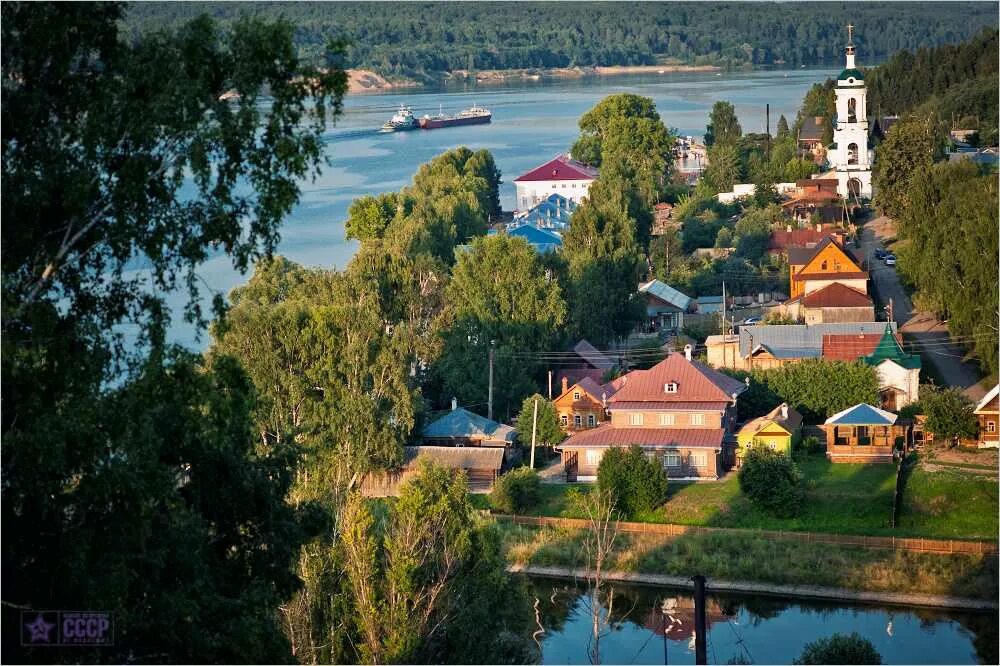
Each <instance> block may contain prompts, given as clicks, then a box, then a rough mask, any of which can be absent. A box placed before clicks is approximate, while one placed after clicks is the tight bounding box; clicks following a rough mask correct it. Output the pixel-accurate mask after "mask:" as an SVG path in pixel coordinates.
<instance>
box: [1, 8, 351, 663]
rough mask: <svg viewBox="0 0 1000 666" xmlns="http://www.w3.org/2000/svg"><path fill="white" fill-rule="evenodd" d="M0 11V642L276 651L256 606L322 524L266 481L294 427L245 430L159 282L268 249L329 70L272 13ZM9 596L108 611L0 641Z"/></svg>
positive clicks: (225, 376)
mask: <svg viewBox="0 0 1000 666" xmlns="http://www.w3.org/2000/svg"><path fill="white" fill-rule="evenodd" d="M2 11H3V52H2V56H3V71H4V76H5V83H4V86H3V92H2V95H3V103H2V114H3V123H2V125H3V151H4V152H3V179H2V188H3V193H2V197H0V199H2V203H0V206H2V210H3V217H4V219H5V220H6V221H7V222H8V223H5V224H4V225H3V231H2V233H3V247H4V252H3V262H2V269H3V280H2V285H3V354H2V359H3V372H2V377H3V390H2V396H3V410H2V413H3V437H2V464H3V478H4V484H3V489H2V493H3V495H2V497H3V500H2V505H3V522H4V546H3V570H4V577H5V583H4V607H3V613H4V622H3V624H4V641H3V644H4V651H5V652H4V660H5V661H22V660H25V659H29V660H40V661H51V660H55V659H59V660H69V661H78V660H83V661H131V660H134V661H147V660H153V661H177V662H185V661H213V662H227V661H236V662H249V661H275V662H277V661H286V660H287V659H288V657H289V646H288V643H287V641H286V639H285V637H284V635H283V634H282V633H281V631H280V629H279V627H278V626H277V622H276V617H277V616H276V614H275V609H276V608H277V606H278V605H279V604H280V603H281V602H282V601H283V600H285V599H287V598H288V597H289V596H290V595H291V594H292V592H293V591H294V590H295V588H296V586H297V584H298V581H297V579H296V577H295V575H294V568H293V563H294V559H295V557H296V556H297V553H298V550H299V546H300V545H301V544H302V542H303V540H305V539H306V538H308V537H309V536H311V535H313V534H315V533H316V531H318V530H319V529H320V528H321V527H322V521H316V520H313V519H312V517H313V516H314V512H313V506H312V505H311V504H310V503H307V502H301V503H299V504H298V505H294V506H293V505H289V504H286V501H285V500H286V495H287V493H288V491H289V488H290V486H291V483H292V479H293V474H294V469H295V463H296V459H297V454H298V447H297V445H296V444H295V443H294V442H293V440H292V439H291V438H289V437H286V436H283V435H284V433H280V434H276V436H274V437H272V438H270V439H269V440H268V441H266V442H264V441H262V440H261V438H260V437H259V435H258V433H257V432H256V429H255V428H254V417H255V416H257V415H259V414H262V413H265V412H266V411H267V410H268V409H269V408H268V407H262V406H260V405H259V403H258V402H257V396H256V391H255V390H254V387H253V386H252V384H251V383H250V382H249V381H248V379H247V377H246V376H245V375H244V373H243V371H242V370H241V369H240V368H239V367H238V366H237V365H236V364H235V363H234V362H233V360H232V359H231V358H226V357H224V356H221V355H220V356H218V357H216V358H212V359H210V360H208V361H206V360H203V359H199V358H195V357H193V356H191V355H189V354H186V353H183V352H178V351H176V350H174V349H171V348H169V347H166V346H165V345H163V331H164V326H165V324H166V323H167V321H168V319H169V314H170V313H169V312H168V311H167V309H166V308H165V306H164V302H163V295H164V294H165V293H167V292H169V291H170V290H172V289H174V288H176V287H188V289H189V294H190V295H191V296H192V297H193V296H194V295H195V292H196V289H195V286H196V284H197V282H196V274H195V270H196V269H197V267H198V266H199V264H201V263H202V262H203V261H204V260H206V259H207V258H208V257H209V256H210V254H211V253H214V252H218V251H220V250H221V251H223V252H225V253H226V254H228V256H229V259H230V260H231V261H232V262H233V264H234V265H235V266H236V267H237V268H244V267H246V266H247V265H248V263H249V262H250V261H252V260H254V259H256V258H258V257H260V256H263V255H266V254H267V253H268V252H270V251H271V250H272V249H273V248H274V246H275V244H276V242H277V240H278V226H279V223H280V221H281V218H282V217H283V216H284V215H285V214H286V213H287V212H288V211H289V210H290V209H291V207H292V206H293V205H294V204H295V203H296V201H297V200H298V194H299V183H300V182H301V181H302V179H304V178H307V177H309V176H310V175H312V174H314V173H315V172H316V170H317V169H318V168H319V167H320V166H321V164H322V162H323V158H322V142H321V141H320V136H321V133H322V132H323V130H324V126H325V121H326V120H328V119H330V118H331V117H332V116H333V115H335V113H336V111H337V110H338V109H339V105H340V98H341V95H342V94H343V92H344V89H345V76H344V73H343V72H342V71H338V70H337V69H336V68H335V67H334V68H332V69H330V70H329V71H328V72H327V73H325V74H323V73H320V72H317V71H315V70H312V69H311V68H306V67H303V65H302V64H301V63H300V62H299V60H298V57H297V55H296V51H295V49H294V47H293V45H292V33H293V30H292V28H291V26H290V25H289V24H287V23H284V22H280V21H279V22H268V21H263V20H260V19H253V18H248V19H244V20H240V21H237V22H234V23H231V24H230V25H229V27H228V28H227V29H220V28H219V27H217V26H216V25H215V24H214V23H213V22H212V21H211V20H209V19H207V18H200V19H197V20H195V21H193V22H191V23H190V24H186V25H184V26H183V27H180V28H178V29H176V30H165V31H158V32H156V33H151V34H149V35H147V36H145V37H143V38H142V39H134V40H124V39H122V38H121V37H120V35H119V34H118V20H119V19H120V18H121V6H120V5H117V4H105V3H80V4H58V3H56V4H31V3H24V4H13V3H12V4H5V5H4V6H3V10H2ZM331 55H333V54H331ZM326 64H328V65H335V64H336V61H335V60H331V61H329V62H328V63H326ZM265 89H266V90H267V92H268V94H269V95H270V96H271V98H272V100H273V103H272V104H269V105H260V104H258V101H259V100H260V97H261V96H262V95H263V94H264V91H265ZM230 90H235V91H236V92H237V93H238V94H239V97H238V98H235V99H230V100H221V99H220V97H221V96H222V95H223V94H224V93H226V92H227V91H230ZM245 184H250V185H251V186H250V187H246V186H245ZM15 220H16V223H14V222H13V221H15ZM138 266H142V267H144V269H143V270H136V268H137V267H138ZM196 303H197V301H196V299H194V298H191V299H190V307H189V309H188V314H189V315H190V316H191V317H192V318H195V319H197V318H198V315H199V314H200V313H199V311H198V309H197V307H196ZM121 325H131V326H132V328H131V329H130V330H132V331H138V337H139V338H140V340H143V341H145V343H146V344H145V345H144V346H141V347H140V348H138V349H134V350H130V351H131V353H129V354H122V353H121V351H122V348H121V347H120V346H117V345H116V342H118V341H119V340H120V337H119V336H118V335H116V334H117V333H120V332H121V331H122V328H121ZM22 607H24V608H35V609H42V608H53V609H58V608H62V609H95V610H96V609H102V610H110V611H112V612H114V613H115V645H114V647H113V648H111V649H109V650H106V651H104V652H102V653H100V654H97V653H93V652H88V651H86V650H82V651H80V650H78V651H75V652H72V653H71V652H66V653H64V654H63V653H59V652H51V651H49V652H45V653H39V652H36V653H32V654H27V653H18V654H16V655H15V654H12V653H10V652H8V650H13V649H14V648H13V646H16V645H17V644H18V643H19V640H18V637H17V636H16V635H10V634H9V633H8V632H14V633H15V634H16V632H17V630H18V628H19V623H18V621H17V620H16V618H15V617H14V616H15V615H16V611H15V610H14V609H16V608H22ZM50 650H51V648H50Z"/></svg>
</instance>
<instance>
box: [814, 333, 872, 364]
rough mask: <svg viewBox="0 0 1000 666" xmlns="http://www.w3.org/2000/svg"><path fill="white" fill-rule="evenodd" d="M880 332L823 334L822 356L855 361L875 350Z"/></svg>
mask: <svg viewBox="0 0 1000 666" xmlns="http://www.w3.org/2000/svg"><path fill="white" fill-rule="evenodd" d="M881 339H882V333H870V334H865V333H859V334H853V335H824V336H823V358H828V359H830V360H834V361H855V360H857V359H859V358H861V357H862V356H868V355H870V354H871V353H872V352H874V351H875V347H876V346H878V343H879V340H881Z"/></svg>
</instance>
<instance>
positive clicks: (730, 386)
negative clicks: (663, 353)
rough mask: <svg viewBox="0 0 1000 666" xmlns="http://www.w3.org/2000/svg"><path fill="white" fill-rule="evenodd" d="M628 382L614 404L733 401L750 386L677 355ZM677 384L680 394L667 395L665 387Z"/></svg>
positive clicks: (632, 374)
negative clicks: (733, 398)
mask: <svg viewBox="0 0 1000 666" xmlns="http://www.w3.org/2000/svg"><path fill="white" fill-rule="evenodd" d="M626 377H628V380H627V382H626V383H625V385H624V386H623V387H622V388H621V389H619V391H618V393H616V394H615V395H614V397H613V398H612V399H611V401H610V402H611V404H612V405H615V404H617V403H625V402H643V403H646V402H655V403H661V402H718V401H726V400H731V399H732V394H733V393H736V394H737V395H738V394H740V393H742V392H743V391H745V390H746V388H747V387H746V385H745V384H744V383H743V382H741V381H739V380H737V379H733V378H732V377H730V376H728V375H724V374H722V373H721V372H717V371H716V370H713V369H712V368H710V367H708V366H706V365H704V364H702V363H699V362H698V361H689V360H687V359H686V358H685V357H684V354H681V353H679V352H674V353H672V354H670V355H669V356H667V358H665V359H663V360H662V361H660V362H659V363H657V364H656V365H654V366H653V367H652V368H650V369H649V370H634V371H632V372H630V373H628V375H626ZM670 382H676V383H677V392H676V393H666V392H665V391H664V384H668V383H670Z"/></svg>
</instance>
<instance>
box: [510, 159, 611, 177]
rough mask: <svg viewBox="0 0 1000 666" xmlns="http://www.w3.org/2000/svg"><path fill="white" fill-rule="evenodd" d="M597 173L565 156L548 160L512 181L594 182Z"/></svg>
mask: <svg viewBox="0 0 1000 666" xmlns="http://www.w3.org/2000/svg"><path fill="white" fill-rule="evenodd" d="M595 178H597V171H596V170H595V169H591V168H590V167H588V166H587V165H586V164H583V163H582V162H577V161H576V160H574V159H570V158H568V157H566V156H565V155H559V156H558V157H556V158H554V159H551V160H549V161H548V162H546V163H545V164H543V165H541V166H539V167H535V168H534V169H532V170H531V171H529V172H528V173H526V174H522V175H520V176H518V177H517V178H515V179H514V182H515V183H520V182H526V181H536V180H594V179H595Z"/></svg>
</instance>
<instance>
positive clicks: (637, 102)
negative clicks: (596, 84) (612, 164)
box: [571, 93, 666, 166]
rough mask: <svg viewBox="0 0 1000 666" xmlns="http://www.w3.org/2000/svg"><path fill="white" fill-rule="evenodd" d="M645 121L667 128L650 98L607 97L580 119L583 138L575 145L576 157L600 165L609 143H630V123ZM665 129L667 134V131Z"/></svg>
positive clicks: (581, 136) (586, 162)
mask: <svg viewBox="0 0 1000 666" xmlns="http://www.w3.org/2000/svg"><path fill="white" fill-rule="evenodd" d="M642 120H646V121H650V122H652V123H654V124H655V123H659V125H660V126H661V127H662V125H663V124H662V122H661V121H660V115H659V114H658V113H657V112H656V105H655V104H654V103H653V100H652V99H650V98H649V97H642V96H640V95H633V94H631V93H622V94H619V95H609V96H607V97H605V98H604V99H602V100H601V101H600V102H598V103H597V105H596V106H594V108H592V109H591V110H590V111H588V112H587V113H585V114H583V116H581V117H580V123H579V125H580V138H579V139H577V140H576V143H574V144H573V148H572V151H571V152H572V154H573V157H574V158H576V159H578V160H580V161H581V162H584V163H585V164H590V165H593V166H600V165H601V161H602V160H603V158H604V155H605V151H606V150H609V148H610V147H609V146H606V145H605V142H615V141H622V140H623V139H625V140H627V137H625V136H623V135H624V134H627V133H628V130H629V129H631V126H630V122H632V121H642ZM663 129H664V132H665V131H666V128H665V127H664V128H663ZM609 152H615V150H613V149H611V150H609Z"/></svg>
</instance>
